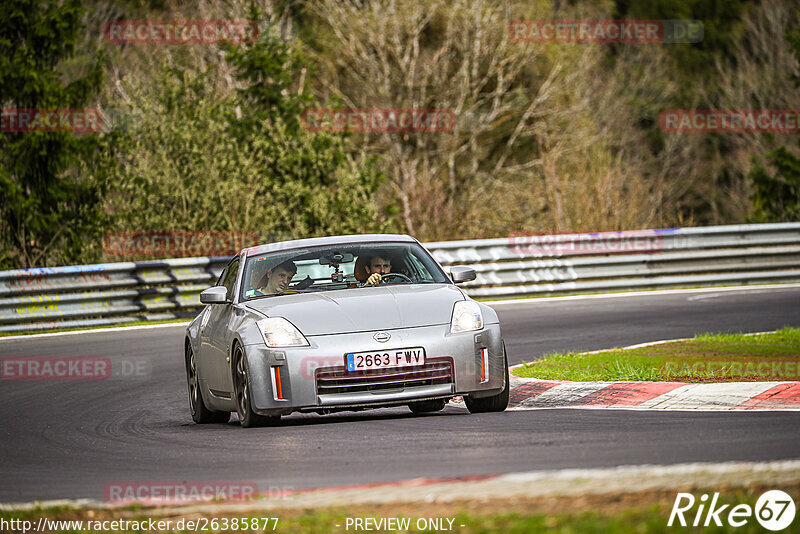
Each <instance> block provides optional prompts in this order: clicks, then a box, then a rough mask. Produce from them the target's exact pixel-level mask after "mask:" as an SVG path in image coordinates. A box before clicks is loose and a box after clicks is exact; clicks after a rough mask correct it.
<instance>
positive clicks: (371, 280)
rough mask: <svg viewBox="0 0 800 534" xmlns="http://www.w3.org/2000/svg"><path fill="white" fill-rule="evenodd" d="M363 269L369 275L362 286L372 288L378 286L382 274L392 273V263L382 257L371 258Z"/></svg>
mask: <svg viewBox="0 0 800 534" xmlns="http://www.w3.org/2000/svg"><path fill="white" fill-rule="evenodd" d="M364 268H365V270H366V271H367V274H368V275H369V276H368V277H367V280H366V281H365V282H364V285H365V286H374V285H377V284H380V282H381V277H382V276H383V275H384V274H388V273H390V272H392V261H391V260H390V259H389V258H385V257H382V256H372V257H370V258H369V259H368V261H367V263H366V265H364Z"/></svg>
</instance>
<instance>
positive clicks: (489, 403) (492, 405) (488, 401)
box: [464, 343, 511, 413]
mask: <svg viewBox="0 0 800 534" xmlns="http://www.w3.org/2000/svg"><path fill="white" fill-rule="evenodd" d="M503 367H504V368H505V370H506V387H505V388H503V391H501V392H500V393H498V394H497V395H492V396H491V397H482V398H479V399H472V398H470V397H466V398H465V399H464V404H466V405H467V409H468V410H469V412H470V413H487V412H502V411H503V410H505V409H506V408H507V407H508V396H509V392H510V389H511V386H510V385H509V376H508V358H507V357H506V345H505V343H503Z"/></svg>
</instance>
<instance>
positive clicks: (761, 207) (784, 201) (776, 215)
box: [747, 14, 800, 222]
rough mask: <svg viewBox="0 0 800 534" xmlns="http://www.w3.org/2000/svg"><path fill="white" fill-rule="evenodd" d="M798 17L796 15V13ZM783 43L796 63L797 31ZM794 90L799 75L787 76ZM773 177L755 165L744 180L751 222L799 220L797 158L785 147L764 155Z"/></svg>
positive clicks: (799, 53)
mask: <svg viewBox="0 0 800 534" xmlns="http://www.w3.org/2000/svg"><path fill="white" fill-rule="evenodd" d="M798 17H799V18H800V14H798ZM786 37H787V41H788V42H789V46H790V47H791V49H792V52H793V54H794V56H795V57H796V58H797V60H798V61H800V30H798V29H795V30H794V31H791V32H788V33H787V36H786ZM790 78H791V79H792V81H794V84H795V87H800V76H798V75H790ZM765 157H766V158H767V160H768V162H769V165H770V166H772V167H774V168H775V174H772V175H771V174H769V173H768V172H767V171H766V169H764V168H763V167H762V166H761V165H759V164H758V162H757V161H756V162H755V166H754V167H753V168H752V169H751V170H750V172H749V173H748V175H747V177H748V179H749V180H750V181H751V182H752V184H753V188H754V190H755V191H754V193H753V195H752V196H751V197H750V200H752V201H753V211H752V213H751V215H750V217H749V220H750V221H751V222H796V221H800V158H798V157H797V156H795V155H794V154H792V153H791V152H789V150H788V149H787V148H786V147H785V146H781V147H778V148H777V149H775V150H773V151H771V152H769V153H767V154H766V155H765Z"/></svg>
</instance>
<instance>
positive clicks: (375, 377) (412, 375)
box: [316, 358, 453, 395]
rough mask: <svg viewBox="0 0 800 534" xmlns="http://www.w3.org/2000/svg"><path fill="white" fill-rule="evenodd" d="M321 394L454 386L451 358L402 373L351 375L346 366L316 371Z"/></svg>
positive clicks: (389, 370) (400, 371)
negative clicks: (440, 385)
mask: <svg viewBox="0 0 800 534" xmlns="http://www.w3.org/2000/svg"><path fill="white" fill-rule="evenodd" d="M316 382H317V394H318V395H324V394H330V393H355V392H365V391H383V390H396V389H402V388H406V387H415V386H431V385H434V384H450V383H452V382H453V363H452V360H451V359H450V358H440V359H435V360H434V359H429V360H428V363H426V364H425V365H418V366H415V367H402V368H399V369H372V370H369V371H355V372H350V373H348V372H347V371H346V369H345V368H344V367H343V366H340V367H327V368H320V369H317V370H316Z"/></svg>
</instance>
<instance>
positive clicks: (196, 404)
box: [186, 343, 231, 425]
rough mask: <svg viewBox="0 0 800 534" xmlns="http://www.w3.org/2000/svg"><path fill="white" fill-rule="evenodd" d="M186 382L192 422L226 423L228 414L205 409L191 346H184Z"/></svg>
mask: <svg viewBox="0 0 800 534" xmlns="http://www.w3.org/2000/svg"><path fill="white" fill-rule="evenodd" d="M186 382H187V383H188V385H189V409H190V410H191V411H192V420H193V421H194V422H195V423H198V424H201V425H204V424H208V423H227V422H228V421H229V420H230V418H231V414H230V412H214V411H211V410H209V409H208V408H207V407H206V403H205V402H203V394H202V393H201V392H200V381H199V379H198V377H197V362H196V361H195V359H194V351H193V350H192V346H191V344H189V343H187V344H186Z"/></svg>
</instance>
